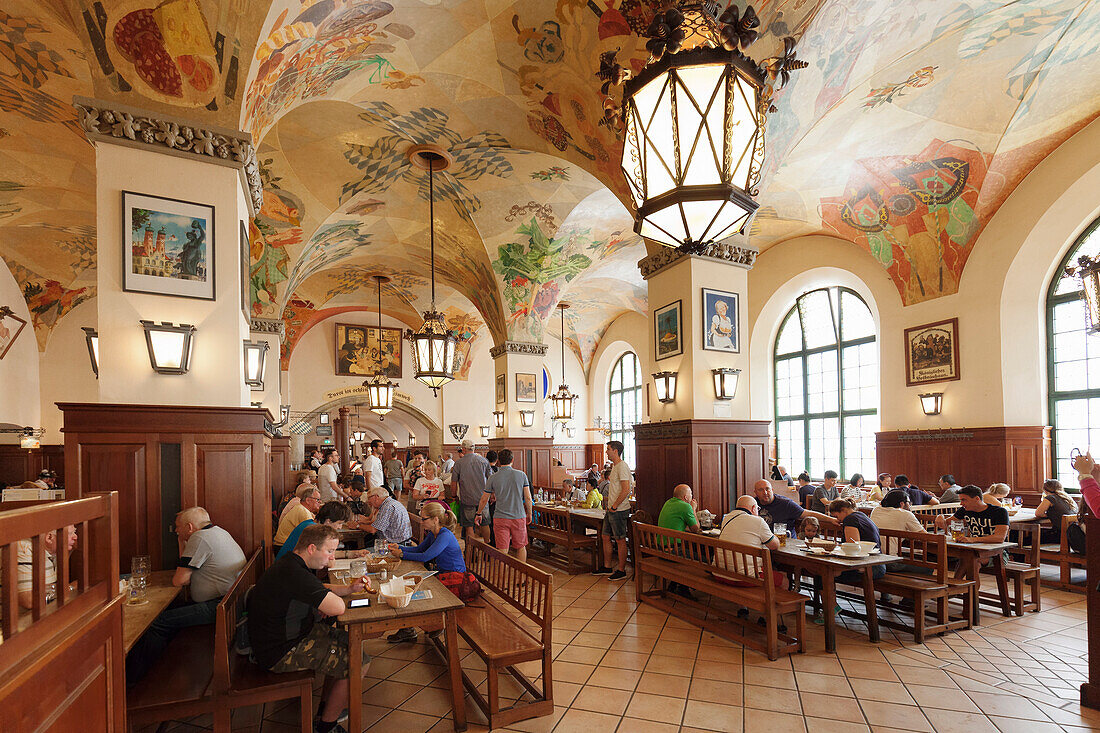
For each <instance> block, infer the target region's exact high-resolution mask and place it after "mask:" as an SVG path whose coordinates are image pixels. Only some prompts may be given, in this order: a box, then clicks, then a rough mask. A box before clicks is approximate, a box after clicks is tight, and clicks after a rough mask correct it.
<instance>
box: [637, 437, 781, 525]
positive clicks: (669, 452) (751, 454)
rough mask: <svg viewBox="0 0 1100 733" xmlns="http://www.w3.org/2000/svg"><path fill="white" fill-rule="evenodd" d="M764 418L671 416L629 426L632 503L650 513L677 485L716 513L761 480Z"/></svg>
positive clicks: (657, 510)
mask: <svg viewBox="0 0 1100 733" xmlns="http://www.w3.org/2000/svg"><path fill="white" fill-rule="evenodd" d="M770 425H771V424H770V423H769V422H767V421H766V420H673V421H671V422H662V423H643V424H640V425H635V426H634V438H635V441H636V444H637V451H638V465H637V466H632V468H634V469H635V482H636V488H635V494H636V495H637V497H638V502H637V506H638V508H639V509H644V510H645V511H647V512H649V514H650V516H652V517H656V516H657V515H658V514H659V513H660V511H661V506H662V505H664V503H665V501H666V500H667V499H668V498H669V497H670V496H672V489H673V488H674V487H675V486H676V485H677V484H687V485H688V486H691V488H692V489H693V490H694V492H695V498H696V499H697V500H698V501H699V506H700V508H706V509H709V510H710V511H712V512H714V513H715V514H717V515H719V516H722V515H723V514H725V513H726V512H728V511H729V510H730V509H731V508H733V506H734V504H735V503H736V501H737V497H738V496H740V495H742V494H746V493H749V492H751V491H752V485H753V483H754V482H755V481H758V480H759V479H762V478H767V476H768V474H767V455H768V443H769V440H770V439H769V437H768V435H769V429H770Z"/></svg>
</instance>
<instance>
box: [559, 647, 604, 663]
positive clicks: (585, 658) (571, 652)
mask: <svg viewBox="0 0 1100 733" xmlns="http://www.w3.org/2000/svg"><path fill="white" fill-rule="evenodd" d="M604 654H605V652H604V650H603V649H596V648H594V647H590V646H578V645H575V644H570V645H569V646H567V647H566V648H565V649H562V651H561V653H560V654H558V656H557V657H555V658H554V661H555V662H577V663H580V664H592V665H596V664H599V663H600V660H601V659H603V656H604Z"/></svg>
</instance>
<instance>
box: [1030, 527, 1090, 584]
mask: <svg viewBox="0 0 1100 733" xmlns="http://www.w3.org/2000/svg"><path fill="white" fill-rule="evenodd" d="M1076 523H1077V515H1076V514H1067V515H1065V516H1064V517H1062V535H1061V537H1062V539H1061V541H1060V542H1059V543H1057V544H1052V543H1045V544H1042V545H1040V546H1039V562H1040V563H1043V564H1046V565H1057V566H1058V580H1057V581H1043V582H1044V583H1045V584H1047V585H1051V586H1054V587H1056V588H1061V589H1062V590H1073V591H1080V592H1084V590H1085V588H1084V586H1083V585H1081V584H1080V583H1076V584H1075V583H1073V582H1072V580H1073V573H1072V571H1073V568H1081V569H1084V567H1085V561H1086V557H1085V555H1078V554H1077V553H1076V552H1073V551H1072V550H1070V549H1069V540H1068V538H1067V536H1066V530H1067V529H1068V528H1069V526H1070V525H1071V524H1076Z"/></svg>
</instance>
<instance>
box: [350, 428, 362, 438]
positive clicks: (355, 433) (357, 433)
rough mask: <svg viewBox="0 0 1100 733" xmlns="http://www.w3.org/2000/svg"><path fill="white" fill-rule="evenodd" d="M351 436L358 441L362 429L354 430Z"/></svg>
mask: <svg viewBox="0 0 1100 733" xmlns="http://www.w3.org/2000/svg"><path fill="white" fill-rule="evenodd" d="M351 436H352V437H353V438H355V440H356V441H360V440H362V439H363V431H362V430H356V431H355V432H354V433H352V434H351Z"/></svg>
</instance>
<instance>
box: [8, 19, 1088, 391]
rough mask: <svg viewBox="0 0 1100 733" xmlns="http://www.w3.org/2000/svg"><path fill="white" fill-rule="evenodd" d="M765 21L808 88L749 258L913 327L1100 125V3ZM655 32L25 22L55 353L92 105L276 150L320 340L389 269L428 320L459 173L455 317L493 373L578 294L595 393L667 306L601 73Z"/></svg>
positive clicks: (19, 274) (306, 303) (769, 178)
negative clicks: (639, 227) (877, 266)
mask: <svg viewBox="0 0 1100 733" xmlns="http://www.w3.org/2000/svg"><path fill="white" fill-rule="evenodd" d="M738 4H739V5H741V6H743V5H744V2H743V0H738ZM756 9H757V11H758V14H759V16H760V19H761V25H760V30H761V36H760V38H759V39H758V40H757V41H756V43H755V44H754V45H753V46H752V47H751V48H750V53H751V55H752V56H753V58H755V59H757V60H761V59H764V58H766V57H769V56H774V55H777V54H779V53H782V49H783V41H782V39H783V38H785V37H788V36H790V37H794V38H796V39H798V46H797V54H798V58H799V59H802V60H805V61H807V62H808V63H809V66H808V67H807V68H805V69H802V70H800V71H799V72H798V73H797V74H795V75H793V77H792V80H791V82H790V83H789V84H788V85H787V86H785V87H783V88H782V89H779V90H775V91H773V90H771V89H769V90H768V92H767V93H768V94H769V95H772V101H773V103H774V104H775V106H776V108H777V111H776V112H774V113H772V114H771V115H770V116H769V118H768V130H767V141H768V151H767V158H766V161H765V170H764V173H763V176H762V180H761V186H760V195H759V197H758V200H759V203H760V210H759V212H758V214H757V216H756V219H755V220H754V222H753V225H752V229H751V232H750V235H749V240H750V243H751V244H753V245H755V246H757V247H760V248H761V249H763V250H766V249H767V248H768V247H770V246H773V245H774V244H776V243H778V242H781V241H784V240H786V239H790V238H792V237H795V236H799V235H802V234H813V233H825V234H829V235H832V236H836V237H839V238H842V239H845V240H848V241H850V242H852V244H853V246H855V247H859V248H862V249H864V250H866V251H867V252H869V253H870V254H871V255H872V256H873V257H875V258H876V259H877V260H878V261H879V262H880V263H881V265H882V267H883V268H884V269H885V270H886V272H887V273H888V274H889V276H890V277H891V278H892V280H893V282H894V283H895V286H896V287H897V290H898V292H899V295H900V297H901V300H902V302H903V303H904V304H907V305H908V304H913V303H917V302H920V301H924V300H928V299H931V298H936V297H940V296H943V295H948V294H951V293H954V292H956V290H957V288H958V283H959V279H960V277H961V275H962V272H963V269H964V267H965V265H966V262H967V259H968V257H969V255H970V252H971V250H972V248H973V246H974V243H975V242H976V240H977V239H978V237H979V235H980V234H981V232H982V231H983V229H984V227H985V226H986V225H987V224H988V222H989V221H990V219H991V217H992V216H993V215H994V214H995V213H996V212H997V210H998V208H999V207H1000V206H1001V204H1002V203H1003V202H1004V201H1005V199H1006V198H1007V197H1008V195H1009V194H1010V193H1011V192H1012V191H1013V189H1014V188H1015V187H1016V185H1018V183H1019V182H1020V181H1021V180H1022V178H1023V177H1024V176H1026V175H1027V174H1028V172H1030V171H1031V170H1032V169H1033V168H1034V166H1035V165H1037V164H1038V163H1039V162H1040V161H1041V160H1042V159H1043V158H1044V157H1045V156H1046V155H1047V154H1049V153H1050V151H1052V150H1053V149H1054V148H1055V147H1057V146H1058V145H1059V144H1060V143H1061V142H1063V141H1064V140H1065V139H1066V138H1068V137H1069V136H1070V135H1072V134H1073V133H1074V132H1075V131H1077V130H1078V129H1080V128H1081V127H1082V126H1084V125H1085V124H1087V123H1088V122H1090V121H1091V120H1093V119H1094V118H1095V117H1096V116H1097V115H1098V114H1100V63H1098V61H1100V58H1098V56H1100V0H1018V1H1017V2H1005V1H1004V0H998V1H993V0H924V2H919V3H888V2H882V1H881V0H766V1H764V2H758V3H757V4H756ZM652 17H653V3H651V2H647V1H646V0H605V1H604V2H598V3H594V2H582V1H581V0H555V1H554V2H549V0H518V1H517V2H507V1H506V2H499V3H486V2H484V0H404V1H403V2H400V3H398V2H394V1H393V0H388V1H387V0H274V2H271V3H268V2H247V1H246V0H159V1H158V0H95V1H93V2H89V1H88V0H38V1H34V0H9V1H8V2H6V3H4V9H3V11H2V12H0V165H2V170H3V173H2V174H0V257H3V259H4V261H5V262H6V263H7V265H8V266H9V268H10V269H11V270H12V272H13V273H14V275H15V277H16V280H17V281H18V282H19V284H20V287H21V288H22V289H23V291H24V296H25V297H26V299H27V301H28V305H29V306H30V308H31V311H32V314H33V317H34V326H35V332H36V335H37V337H38V340H39V344H40V347H41V348H44V346H45V343H46V340H47V339H48V337H49V334H50V331H51V329H52V328H53V326H54V325H55V324H56V323H57V321H58V319H59V318H61V317H62V316H63V315H64V314H65V313H66V312H67V311H68V310H70V309H71V308H72V307H73V306H75V305H76V304H78V303H79V302H81V301H83V300H86V299H88V298H91V297H94V295H95V285H96V274H95V266H96V258H95V186H94V179H95V158H94V155H95V153H94V149H93V148H92V147H91V146H90V145H89V144H88V143H87V142H86V141H85V140H84V137H83V135H82V134H81V133H80V130H79V126H78V125H77V123H76V117H75V112H74V111H73V109H72V107H71V98H72V96H73V95H74V94H79V95H84V96H94V97H99V98H101V99H105V100H109V101H114V102H118V103H122V104H129V105H133V106H138V107H142V108H146V109H151V110H154V111H163V112H169V113H172V114H175V115H178V116H183V117H187V118H189V119H194V120H196V121H199V122H205V123H208V124H216V125H221V126H225V127H239V128H240V129H243V130H247V131H249V132H251V133H252V135H253V136H254V139H255V140H256V143H257V152H258V157H259V159H260V164H261V175H262V178H263V182H264V205H263V208H262V210H261V211H260V213H259V215H258V216H257V217H256V219H255V220H254V221H253V222H252V224H251V228H250V233H251V245H252V250H251V263H250V267H249V280H250V290H251V293H252V299H253V312H254V314H256V315H258V316H265V317H272V318H279V317H281V318H283V319H284V320H285V321H286V322H287V324H288V328H289V327H290V325H291V324H292V323H293V324H295V325H294V329H295V330H296V332H298V333H299V336H298V338H300V333H301V332H302V329H304V328H308V326H309V324H310V323H312V322H315V321H316V319H317V318H318V317H319V316H320V314H323V313H326V312H329V311H335V310H337V309H356V308H358V309H362V308H367V309H370V308H372V305H371V304H372V302H373V289H372V288H371V287H370V284H371V283H370V282H369V280H368V278H369V275H370V274H373V273H376V272H381V271H385V272H387V273H389V274H391V276H393V277H394V278H395V281H394V284H393V285H392V286H391V288H389V289H387V291H386V292H385V293H384V297H383V310H384V311H386V312H387V313H388V314H390V315H392V316H394V317H395V318H398V319H401V320H402V321H403V322H406V323H408V324H409V326H410V327H416V326H418V325H419V319H420V312H421V311H422V310H424V309H425V308H426V307H427V306H428V305H429V304H430V303H429V301H430V296H428V295H426V292H425V291H426V288H425V283H426V282H427V273H428V270H429V250H428V235H429V227H428V211H427V209H428V207H427V203H428V202H427V182H426V174H425V173H424V172H423V171H420V170H419V169H415V168H413V167H412V166H411V165H410V164H409V163H408V162H407V160H406V159H405V157H404V153H405V150H406V149H407V148H408V147H409V146H410V145H412V144H414V143H420V142H433V143H437V144H439V145H441V146H443V147H444V148H446V149H447V150H448V152H449V153H450V154H451V155H452V156H453V157H454V159H455V162H454V164H453V165H452V167H451V168H450V169H449V170H447V171H445V172H443V173H441V174H439V175H438V176H437V177H436V181H435V183H436V206H435V231H436V248H437V253H436V254H437V280H438V283H439V288H438V293H437V305H439V307H441V308H444V309H447V310H448V312H449V314H450V316H452V317H453V318H454V319H455V321H456V323H459V324H461V325H462V328H463V329H464V331H463V332H464V333H471V334H473V336H471V337H470V338H469V339H468V341H467V343H468V344H470V345H472V344H474V343H475V341H476V343H477V344H478V346H477V348H476V349H471V350H470V354H472V355H473V354H477V353H483V352H484V351H485V347H487V346H489V345H490V344H491V343H499V342H500V341H502V340H504V339H516V340H525V341H532V340H533V341H539V340H542V338H543V334H544V332H545V330H546V329H547V328H550V329H551V330H552V332H553V331H555V330H556V329H554V325H556V324H554V323H553V321H554V320H556V318H555V316H556V314H555V313H554V306H555V305H556V303H557V302H558V300H561V299H567V300H569V301H570V302H571V303H572V304H573V306H574V307H573V308H572V309H571V310H570V311H569V314H568V316H567V334H566V337H567V342H568V343H569V345H570V347H571V349H572V350H573V351H574V353H575V354H576V355H577V357H578V359H580V361H581V363H582V365H583V366H584V369H585V371H586V373H587V371H588V369H589V368H590V366H591V358H592V354H593V353H594V352H595V350H596V348H597V347H598V345H599V340H600V338H601V337H602V334H603V333H604V332H605V331H606V329H607V327H608V325H609V324H610V323H611V322H612V321H613V320H614V318H616V317H618V315H620V314H622V313H623V312H626V311H630V310H635V311H643V312H644V311H645V309H646V302H645V287H644V283H643V282H642V281H641V279H640V277H639V275H638V272H637V268H636V264H635V263H636V262H637V260H638V259H640V258H641V257H642V256H644V254H645V251H646V250H645V245H644V243H643V242H641V240H639V239H638V238H637V237H636V236H634V235H633V234H632V227H631V225H632V222H631V216H630V214H629V212H628V210H627V209H626V208H625V207H624V205H623V203H621V202H624V201H627V200H628V197H627V191H626V188H625V182H624V180H623V178H622V176H621V173H620V172H619V170H618V165H617V159H618V157H619V151H620V150H621V141H620V139H619V134H620V133H619V131H618V130H617V129H616V128H617V126H616V124H615V123H614V121H613V120H611V119H609V117H608V116H607V115H606V114H605V99H604V97H603V95H602V94H601V93H600V91H599V80H598V79H597V78H596V76H595V72H596V71H597V70H598V69H599V66H600V55H601V54H602V53H605V52H609V51H613V52H616V53H617V59H618V61H619V63H622V64H623V65H624V66H626V67H627V68H631V69H633V70H635V71H636V70H638V69H640V68H641V66H642V64H643V63H644V61H645V59H646V52H645V51H644V40H645V39H644V38H642V37H641V34H642V33H644V31H645V29H646V27H647V26H648V24H649V22H650V20H651V19H652ZM613 94H615V95H616V96H617V94H618V91H614V92H613ZM365 283H366V286H365V287H364V284H365ZM451 309H453V312H452V310H451ZM475 323H476V324H477V325H476V327H475V325H474V324H475ZM479 334H480V335H479ZM477 339H481V340H480V341H477ZM295 342H296V339H288V344H287V345H285V346H284V358H286V359H289V354H290V353H292V351H293V347H294V343H295ZM483 358H487V357H483Z"/></svg>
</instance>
